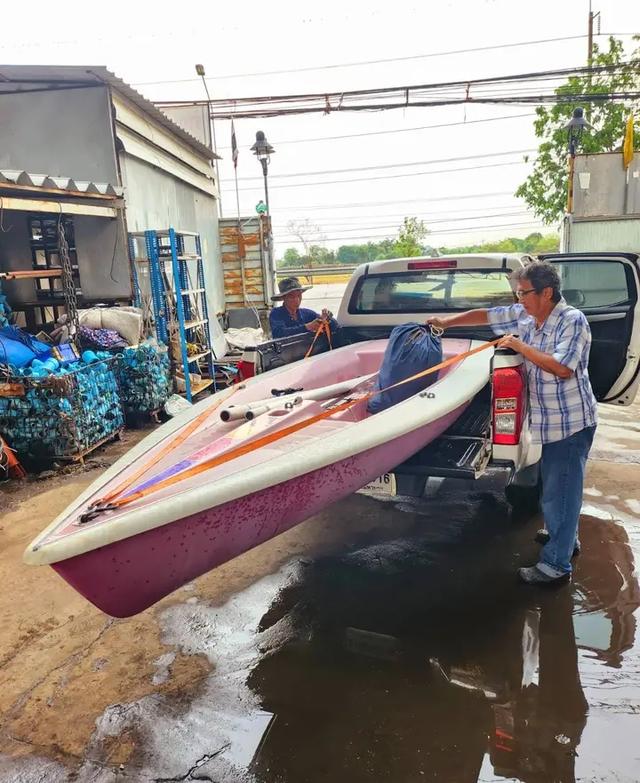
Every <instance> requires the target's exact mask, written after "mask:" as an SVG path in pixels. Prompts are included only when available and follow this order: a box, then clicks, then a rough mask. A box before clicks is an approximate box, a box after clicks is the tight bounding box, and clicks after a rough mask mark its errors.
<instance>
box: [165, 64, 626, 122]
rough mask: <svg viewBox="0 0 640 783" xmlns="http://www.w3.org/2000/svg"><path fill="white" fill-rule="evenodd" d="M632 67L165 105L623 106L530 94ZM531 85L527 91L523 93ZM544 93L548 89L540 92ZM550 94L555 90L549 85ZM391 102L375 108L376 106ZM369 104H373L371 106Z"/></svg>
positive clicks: (310, 109)
mask: <svg viewBox="0 0 640 783" xmlns="http://www.w3.org/2000/svg"><path fill="white" fill-rule="evenodd" d="M629 66H630V63H626V62H625V63H618V64H614V65H602V66H595V67H588V66H580V67H577V68H561V69H556V70H547V71H537V72H529V73H517V74H509V75H507V76H495V77H488V78H480V79H464V80H458V81H450V82H436V83H431V84H417V85H415V84H414V85H400V86H394V87H377V88H370V89H360V90H342V91H324V92H321V93H318V92H316V93H301V94H290V95H275V96H274V95H265V96H253V97H241V98H221V99H216V100H213V101H206V102H204V101H161V102H159V103H160V104H161V105H164V106H165V107H168V106H190V105H208V106H209V107H210V109H211V108H212V109H213V111H212V112H211V116H212V117H214V118H220V119H232V118H235V119H239V118H241V117H274V116H284V115H290V114H309V113H318V112H322V113H324V114H329V113H331V112H340V111H371V110H385V109H394V108H395V109H397V108H402V109H406V108H410V107H427V106H430V107H433V106H449V105H455V104H462V103H496V104H498V103H505V104H509V103H530V104H537V103H538V104H539V103H564V102H569V101H571V102H573V101H575V100H581V101H586V102H594V101H603V100H621V99H626V98H635V97H639V96H640V93H635V92H616V93H614V92H609V93H598V94H584V93H576V94H571V95H568V94H562V95H558V94H556V92H555V91H554V92H551V93H540V94H535V95H534V94H531V90H532V89H533V88H532V86H531V83H532V82H533V83H535V82H538V83H543V82H556V83H557V82H558V81H559V80H560V79H561V78H563V77H568V76H573V77H580V76H584V77H586V76H593V75H596V74H602V73H609V74H611V73H615V72H617V71H620V70H622V69H625V68H628V67H629ZM527 83H529V86H528V87H526V86H525V87H524V88H523V85H526V84H527ZM506 85H512V86H520V89H521V93H520V94H517V93H515V94H505V93H504V92H500V91H499V90H500V89H504V87H505V86H506ZM541 88H542V89H545V88H543V87H541ZM546 89H554V87H553V85H547V87H546ZM383 100H384V101H386V102H384V103H380V102H378V103H376V102H375V101H383ZM370 101H374V103H371V102H370Z"/></svg>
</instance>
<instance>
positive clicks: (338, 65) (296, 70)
mask: <svg viewBox="0 0 640 783" xmlns="http://www.w3.org/2000/svg"><path fill="white" fill-rule="evenodd" d="M598 35H599V36H606V35H632V33H598ZM586 37H587V35H586V34H583V35H565V36H562V37H560V38H540V39H538V40H535V41H519V42H517V43H506V44H492V45H490V46H476V47H473V48H471V49H451V50H448V51H446V52H429V53H427V54H412V55H408V56H405V57H387V58H385V59H379V60H359V61H357V62H351V63H335V64H331V65H308V66H305V67H303V68H286V69H282V70H277V71H253V72H251V71H250V72H246V73H230V74H223V75H222V76H208V77H207V81H218V80H221V79H245V78H249V77H253V76H278V75H280V74H287V73H308V72H309V71H330V70H336V69H338V68H356V67H361V66H363V65H378V64H384V63H395V62H410V61H413V60H426V59H430V58H434V57H449V56H451V55H456V54H472V53H474V52H489V51H493V50H495V49H513V48H515V47H520V46H538V45H540V44H547V43H557V42H559V41H574V40H578V39H581V38H586ZM196 81H199V80H198V79H194V78H189V79H164V80H160V81H154V82H133V84H132V86H134V87H136V86H138V87H145V86H150V85H158V84H189V83H190V82H196Z"/></svg>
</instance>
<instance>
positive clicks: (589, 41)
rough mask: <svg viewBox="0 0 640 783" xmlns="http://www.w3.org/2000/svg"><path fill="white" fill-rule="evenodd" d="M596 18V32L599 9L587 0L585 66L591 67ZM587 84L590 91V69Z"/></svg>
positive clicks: (589, 113) (589, 105) (588, 116)
mask: <svg viewBox="0 0 640 783" xmlns="http://www.w3.org/2000/svg"><path fill="white" fill-rule="evenodd" d="M596 19H597V20H598V32H600V11H596V12H594V11H593V10H592V8H591V0H589V22H588V25H587V45H588V47H589V48H588V51H587V67H588V68H589V69H591V68H592V67H593V23H594V22H595V20H596ZM587 85H588V90H589V92H591V70H589V71H588V73H587ZM590 117H591V104H590V103H589V104H588V105H587V119H589V118H590Z"/></svg>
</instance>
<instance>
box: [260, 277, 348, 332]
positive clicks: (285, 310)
mask: <svg viewBox="0 0 640 783" xmlns="http://www.w3.org/2000/svg"><path fill="white" fill-rule="evenodd" d="M278 288H279V290H280V293H279V294H274V295H273V296H272V297H271V298H272V299H273V300H274V301H282V305H280V307H274V308H273V310H272V311H271V313H269V325H270V326H271V335H272V336H273V337H274V338H277V337H290V336H291V335H294V334H305V333H306V332H311V333H314V332H316V331H317V329H318V327H319V326H320V324H321V323H322V322H325V323H326V322H328V323H329V326H330V327H331V331H332V332H333V331H335V330H336V329H337V328H338V322H337V321H336V320H335V318H333V313H331V312H330V311H329V310H327V309H324V310H323V311H322V313H320V315H318V313H316V312H315V310H309V309H308V308H306V307H300V304H301V302H302V294H303V293H304V292H305V291H308V290H309V289H310V288H313V286H311V285H302V284H301V283H300V280H298V278H297V277H285V278H284V279H282V280H280V282H279V283H278Z"/></svg>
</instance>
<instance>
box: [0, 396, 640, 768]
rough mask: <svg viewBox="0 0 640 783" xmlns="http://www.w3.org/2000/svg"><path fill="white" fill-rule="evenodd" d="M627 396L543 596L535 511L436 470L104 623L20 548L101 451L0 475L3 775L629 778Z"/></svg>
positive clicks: (636, 536)
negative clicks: (526, 579)
mask: <svg viewBox="0 0 640 783" xmlns="http://www.w3.org/2000/svg"><path fill="white" fill-rule="evenodd" d="M639 414H640V405H639V404H638V403H636V404H635V405H634V406H632V407H631V408H627V409H623V408H611V407H606V408H605V407H602V408H601V426H600V428H599V431H598V435H597V439H596V443H595V447H594V451H593V455H592V456H593V459H592V460H591V461H590V463H589V468H588V478H587V483H586V489H585V497H584V506H583V515H582V519H581V537H582V544H583V554H582V555H581V556H580V557H579V559H578V561H577V564H576V572H575V578H574V581H573V583H572V585H570V586H567V587H565V588H562V589H560V590H554V591H550V592H549V591H541V590H539V589H535V588H529V587H525V586H520V585H518V584H517V583H516V581H515V579H514V572H515V569H516V568H517V566H519V565H521V564H526V563H530V562H533V561H534V560H535V556H536V545H535V544H534V543H533V541H532V538H533V534H534V531H535V530H536V528H537V527H538V526H539V525H540V523H541V520H540V519H539V518H532V519H529V520H515V519H513V518H512V517H511V516H510V514H509V511H508V508H507V507H506V505H505V503H504V501H503V498H502V494H501V491H500V486H499V484H498V482H497V480H493V481H489V482H483V484H482V485H477V484H473V485H463V484H459V483H455V482H451V483H448V482H443V483H436V482H434V486H432V487H430V495H429V497H428V498H427V499H426V500H423V501H421V502H413V501H410V500H407V499H402V498H390V499H387V500H379V499H375V498H371V497H367V496H364V495H355V496H352V497H350V498H348V499H347V500H346V501H343V502H340V503H337V504H335V505H334V506H332V507H330V508H328V509H327V510H326V511H325V512H324V513H323V514H320V515H318V516H316V517H314V518H312V519H310V520H308V521H306V522H304V523H303V524H301V525H299V526H298V527H296V528H294V529H293V530H291V531H289V532H287V533H285V534H283V535H282V536H280V537H278V538H276V539H274V540H272V541H270V542H268V543H267V544H265V545H263V546H261V547H259V548H257V549H255V550H253V551H251V552H248V553H247V554H245V555H244V556H242V557H239V558H237V559H236V560H234V561H232V562H230V563H227V564H226V565H224V566H223V567H221V568H219V569H217V570H216V571H214V572H212V573H211V574H208V575H206V576H204V577H202V578H200V579H198V580H197V581H196V582H194V583H192V584H189V585H187V586H186V587H185V588H183V589H181V590H179V591H177V592H176V593H175V594H174V595H172V596H169V597H168V598H166V599H165V600H163V601H162V602H161V603H159V604H158V605H157V606H155V607H153V608H152V609H150V610H148V611H147V612H145V613H143V614H141V615H139V616H137V617H134V618H131V619H128V620H113V619H110V618H108V617H106V616H104V615H103V614H101V613H100V612H99V611H98V610H96V609H95V608H93V607H92V606H90V605H88V604H87V603H86V602H85V601H84V600H83V599H82V598H80V597H79V596H78V595H77V594H76V593H75V592H74V591H73V590H72V589H71V588H70V587H68V586H67V585H66V584H65V583H64V582H62V580H60V579H59V578H58V577H57V576H56V574H55V573H54V572H53V571H51V570H49V569H47V568H28V567H26V566H23V565H22V564H21V554H22V550H23V548H24V547H25V545H26V544H27V543H28V542H29V541H30V540H31V538H32V537H33V536H34V535H35V534H36V532H38V531H39V530H40V529H41V528H42V527H43V525H44V524H46V523H48V521H49V519H50V518H51V517H53V516H54V515H55V514H57V513H58V512H59V511H60V510H61V509H63V508H64V507H65V505H66V504H67V503H68V502H69V501H70V500H71V499H72V498H73V497H75V495H76V494H77V493H78V492H80V491H81V490H82V489H83V488H84V487H85V486H86V485H87V484H88V482H89V481H90V480H92V479H93V478H95V476H96V475H97V474H98V470H100V469H102V468H101V467H99V468H96V469H94V470H92V471H89V472H87V473H82V474H78V475H72V476H68V477H64V478H62V479H60V478H54V479H49V480H46V481H40V482H30V483H29V484H28V485H26V486H22V487H16V486H15V484H14V485H13V486H12V487H10V488H5V490H4V491H2V490H0V503H3V504H4V509H3V513H2V517H1V524H0V526H1V528H2V536H3V546H2V551H1V552H0V573H1V574H2V582H3V584H4V586H5V590H4V591H3V593H2V594H1V595H0V619H1V622H0V640H1V644H0V651H1V660H0V712H1V714H2V724H1V730H0V780H2V781H15V782H16V783H35V782H36V781H46V783H60V782H62V781H72V780H73V781H77V782H78V783H89V782H91V783H111V782H112V781H123V780H130V781H135V782H136V783H138V782H140V783H147V782H149V783H150V782H151V781H191V780H208V781H216V783H239V782H240V781H244V782H248V781H251V782H253V783H320V781H323V782H324V781H336V782H338V783H342V781H344V783H347V782H348V783H360V781H385V780H388V781H394V783H406V782H409V781H423V780H432V781H433V780H435V781H443V782H444V781H446V782H447V783H453V782H455V783H467V781H482V783H492V782H494V781H504V780H505V779H506V780H508V781H526V782H527V783H549V781H562V783H565V782H566V781H571V782H573V781H576V780H579V781H585V782H586V781H607V782H608V781H616V782H617V783H637V780H638V770H639V769H640V747H639V745H638V736H639V735H638V726H639V721H640V716H639V713H640V637H639V635H638V631H637V620H638V617H640V610H639V607H640V587H639V585H638V578H637V565H636V564H637V562H638V558H640V488H639V482H638V474H639V472H640V471H639V467H638V465H639V463H640V426H639V425H638V421H639V420H640V415H639ZM139 437H140V434H139V433H129V434H128V438H129V441H128V443H125V444H123V445H121V446H118V447H115V448H114V447H111V449H110V450H108V451H105V452H103V454H102V455H100V459H104V460H107V461H108V460H111V459H113V458H115V457H116V456H117V454H118V453H119V452H121V451H122V450H123V449H125V448H127V447H129V446H130V445H132V443H133V442H134V441H135V440H136V439H138V438H139Z"/></svg>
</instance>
